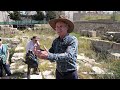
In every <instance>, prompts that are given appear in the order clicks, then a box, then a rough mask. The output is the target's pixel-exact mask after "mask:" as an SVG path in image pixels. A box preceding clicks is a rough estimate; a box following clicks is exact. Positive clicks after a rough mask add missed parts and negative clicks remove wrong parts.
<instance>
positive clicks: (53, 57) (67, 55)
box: [48, 34, 78, 72]
mask: <svg viewBox="0 0 120 90" xmlns="http://www.w3.org/2000/svg"><path fill="white" fill-rule="evenodd" d="M77 54H78V40H77V38H76V37H75V36H71V35H69V34H68V35H66V36H65V37H64V38H63V39H61V38H60V37H58V38H56V39H55V40H54V41H53V43H52V47H51V48H50V49H49V55H48V60H50V61H51V62H55V61H56V63H57V66H56V68H57V70H58V71H59V72H68V71H72V70H76V69H77V65H76V60H77Z"/></svg>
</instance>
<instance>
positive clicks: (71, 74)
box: [56, 69, 78, 79]
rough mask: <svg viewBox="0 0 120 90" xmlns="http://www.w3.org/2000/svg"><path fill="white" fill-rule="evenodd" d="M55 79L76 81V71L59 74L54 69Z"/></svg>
mask: <svg viewBox="0 0 120 90" xmlns="http://www.w3.org/2000/svg"><path fill="white" fill-rule="evenodd" d="M56 79H78V74H77V70H74V71H69V72H59V71H58V70H57V69H56Z"/></svg>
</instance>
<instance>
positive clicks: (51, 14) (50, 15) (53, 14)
mask: <svg viewBox="0 0 120 90" xmlns="http://www.w3.org/2000/svg"><path fill="white" fill-rule="evenodd" d="M54 18H56V12H55V11H46V20H47V21H49V20H51V19H54Z"/></svg>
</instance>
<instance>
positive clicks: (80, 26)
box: [74, 21, 120, 36]
mask: <svg viewBox="0 0 120 90" xmlns="http://www.w3.org/2000/svg"><path fill="white" fill-rule="evenodd" d="M74 25H75V28H74V31H75V32H77V33H80V31H81V30H88V31H96V35H97V36H101V35H103V34H104V33H106V32H107V31H108V32H110V31H113V32H120V23H118V22H112V21H76V22H74Z"/></svg>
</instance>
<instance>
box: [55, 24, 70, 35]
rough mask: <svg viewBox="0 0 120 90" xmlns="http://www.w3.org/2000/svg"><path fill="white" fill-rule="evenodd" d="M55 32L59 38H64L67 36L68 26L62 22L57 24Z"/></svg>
mask: <svg viewBox="0 0 120 90" xmlns="http://www.w3.org/2000/svg"><path fill="white" fill-rule="evenodd" d="M55 30H56V32H57V34H58V35H59V36H61V37H64V36H65V35H66V34H67V30H68V25H67V24H66V23H64V22H57V23H56V28H55Z"/></svg>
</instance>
